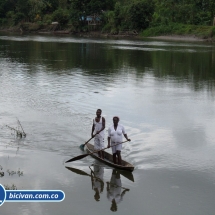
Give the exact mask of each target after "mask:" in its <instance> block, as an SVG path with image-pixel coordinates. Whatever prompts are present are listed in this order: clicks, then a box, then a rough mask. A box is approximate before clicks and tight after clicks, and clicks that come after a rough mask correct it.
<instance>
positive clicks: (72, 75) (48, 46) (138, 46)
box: [0, 34, 215, 215]
mask: <svg viewBox="0 0 215 215" xmlns="http://www.w3.org/2000/svg"><path fill="white" fill-rule="evenodd" d="M0 66H1V70H0V128H1V129H0V165H1V166H2V170H1V171H4V176H3V177H1V178H0V183H1V184H2V185H4V186H9V187H11V186H15V187H16V188H17V189H18V190H21V189H23V190H31V189H44V190H49V189H54V190H63V191H64V192H65V199H64V201H62V202H60V203H44V202H42V203H25V202H20V203H7V202H5V203H4V205H3V206H2V207H1V208H0V210H1V214H4V215H7V214H8V215H9V214H15V213H16V214H22V215H28V214H38V215H40V214H41V215H58V214H74V215H79V214H80V215H81V214H88V215H91V214H112V213H113V212H115V213H116V214H123V215H130V214H135V215H142V214H147V215H172V214H174V215H181V214H189V215H203V214H204V215H213V214H214V212H215V204H214V199H215V156H214V154H215V141H214V140H215V132H214V129H215V120H214V119H215V46H214V45H213V44H210V43H201V42H182V41H181V42H175V41H161V40H160V41H159V40H150V39H146V40H126V39H92V38H78V37H72V36H43V35H13V34H11V35H5V34H1V35H0ZM98 108H101V109H102V111H103V112H102V114H103V116H104V117H105V118H106V136H107V129H108V127H109V126H110V125H111V124H112V117H113V116H114V115H119V116H120V123H121V124H122V125H124V127H125V129H126V131H127V134H128V137H129V138H130V139H131V142H130V143H125V144H124V146H123V150H122V156H123V158H124V159H125V160H127V161H128V162H130V163H132V164H133V165H134V166H135V170H134V171H133V173H130V174H129V173H125V172H121V171H117V170H114V169H112V168H111V167H108V166H106V165H104V164H102V163H99V162H98V161H95V160H94V159H93V158H92V157H90V156H88V157H86V158H84V159H81V160H78V161H75V162H71V163H68V164H67V165H65V163H64V162H65V161H66V160H68V159H70V158H72V157H75V156H78V155H80V154H82V153H83V152H82V151H81V150H80V148H79V146H80V145H81V144H83V143H84V142H85V141H87V140H88V139H89V138H90V134H91V126H92V119H93V117H94V116H95V112H96V110H97V109H98ZM17 120H19V121H20V122H21V125H22V127H23V129H24V131H25V132H26V133H27V136H26V138H17V137H16V135H15V133H14V132H13V131H11V130H10V129H9V128H8V127H7V126H10V127H12V128H16V129H21V128H20V126H19V124H18V121H17ZM91 143H93V142H91ZM106 144H107V141H106V140H105V146H106ZM66 166H67V167H70V168H66ZM92 171H93V172H94V173H95V175H96V176H97V177H100V178H101V180H96V179H95V178H92V177H90V174H91V172H92ZM18 172H19V173H20V172H21V173H22V174H18ZM11 173H13V174H11ZM113 199H115V200H113Z"/></svg>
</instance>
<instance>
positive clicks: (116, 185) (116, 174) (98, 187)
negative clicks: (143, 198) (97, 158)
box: [66, 164, 134, 211]
mask: <svg viewBox="0 0 215 215" xmlns="http://www.w3.org/2000/svg"><path fill="white" fill-rule="evenodd" d="M66 168H67V169H68V170H70V171H72V172H73V173H76V174H78V175H82V176H89V177H90V178H91V185H92V190H93V191H94V192H95V193H94V199H95V201H97V202H99V201H101V195H102V193H103V192H104V190H105V186H106V192H107V195H106V196H107V199H108V200H109V201H110V202H111V207H110V210H111V211H117V210H118V207H117V205H118V204H119V203H120V202H122V201H123V197H124V195H125V193H126V192H128V191H130V189H128V188H126V187H123V185H122V180H121V175H122V176H124V177H126V178H127V179H129V180H131V181H133V182H134V178H133V174H132V173H131V172H124V171H121V170H117V169H112V174H111V178H110V180H109V181H105V180H104V172H105V168H104V167H103V166H100V165H96V164H93V165H92V167H91V166H89V169H90V173H87V172H85V171H83V170H80V169H77V168H73V167H66Z"/></svg>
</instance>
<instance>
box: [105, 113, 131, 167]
mask: <svg viewBox="0 0 215 215" xmlns="http://www.w3.org/2000/svg"><path fill="white" fill-rule="evenodd" d="M118 123H119V117H118V116H114V117H113V125H112V126H110V127H109V129H108V146H107V147H108V148H110V146H111V147H112V153H113V162H114V163H115V164H118V165H122V162H121V161H122V158H121V150H122V144H119V143H122V138H123V136H122V135H124V137H125V138H126V140H127V141H131V140H130V139H128V136H127V134H126V132H125V128H124V126H122V125H119V124H118ZM116 144H118V145H116ZM113 145H116V146H113ZM116 157H117V158H118V162H117V161H116Z"/></svg>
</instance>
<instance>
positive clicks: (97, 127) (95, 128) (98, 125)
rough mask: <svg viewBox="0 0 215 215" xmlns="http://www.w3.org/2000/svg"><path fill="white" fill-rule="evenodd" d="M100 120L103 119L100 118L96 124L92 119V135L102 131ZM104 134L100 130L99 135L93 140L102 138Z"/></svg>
mask: <svg viewBox="0 0 215 215" xmlns="http://www.w3.org/2000/svg"><path fill="white" fill-rule="evenodd" d="M102 118H103V117H102V116H101V117H100V120H99V122H96V120H95V119H93V124H94V126H95V127H94V132H93V134H96V132H97V131H100V130H101V129H102V127H103V125H102ZM104 134H105V133H104V130H102V131H101V132H100V133H99V134H97V135H96V136H95V138H100V137H102V138H104Z"/></svg>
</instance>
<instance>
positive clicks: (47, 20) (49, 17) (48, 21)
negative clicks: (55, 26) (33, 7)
mask: <svg viewBox="0 0 215 215" xmlns="http://www.w3.org/2000/svg"><path fill="white" fill-rule="evenodd" d="M43 22H44V23H46V24H48V25H49V24H51V23H52V15H50V14H46V15H45V16H44V17H43Z"/></svg>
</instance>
